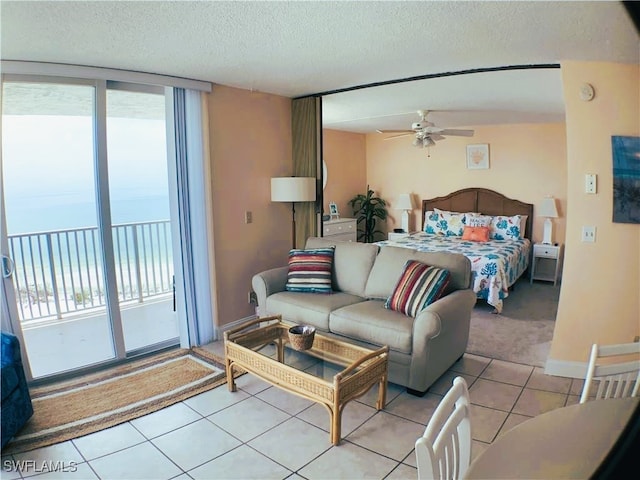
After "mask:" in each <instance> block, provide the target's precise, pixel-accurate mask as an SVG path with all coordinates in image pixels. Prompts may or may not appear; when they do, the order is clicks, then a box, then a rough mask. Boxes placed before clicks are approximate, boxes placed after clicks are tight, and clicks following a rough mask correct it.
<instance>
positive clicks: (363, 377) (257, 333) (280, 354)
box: [224, 315, 389, 445]
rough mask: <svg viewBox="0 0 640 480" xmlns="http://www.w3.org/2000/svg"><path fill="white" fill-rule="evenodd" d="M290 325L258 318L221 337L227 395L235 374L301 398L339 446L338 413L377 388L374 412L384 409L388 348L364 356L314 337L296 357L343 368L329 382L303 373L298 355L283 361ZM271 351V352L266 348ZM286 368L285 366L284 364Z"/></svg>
mask: <svg viewBox="0 0 640 480" xmlns="http://www.w3.org/2000/svg"><path fill="white" fill-rule="evenodd" d="M292 326H293V325H291V324H288V323H285V322H283V321H282V317H281V316H280V315H274V316H270V317H262V318H257V319H255V320H252V321H249V322H247V323H245V324H243V325H240V326H239V327H237V328H234V329H231V330H228V331H226V332H225V334H224V345H225V347H224V348H225V356H226V359H225V363H226V370H227V385H228V387H229V391H231V392H235V391H236V385H235V381H234V378H233V369H234V367H235V368H239V369H243V370H246V371H247V372H250V373H252V374H254V375H256V376H257V377H259V378H261V379H263V380H265V381H267V382H269V383H271V384H272V385H275V386H277V387H280V388H282V389H283V390H287V391H289V392H291V393H294V394H296V395H300V396H301V397H304V398H307V399H309V400H312V401H314V402H317V403H320V404H322V405H324V406H325V407H326V408H327V410H328V411H329V418H330V420H331V426H330V429H329V434H330V437H331V443H333V444H334V445H338V444H339V443H340V428H341V419H342V410H343V409H344V407H345V405H346V404H347V403H348V402H350V401H351V400H353V399H355V398H358V397H360V396H362V395H364V394H365V393H366V392H367V391H369V389H371V387H373V386H374V385H376V384H377V385H378V400H377V402H376V408H377V409H378V410H381V409H382V408H384V405H385V401H386V395H387V361H388V355H389V347H387V346H385V347H382V348H380V349H378V350H369V349H367V348H363V347H359V346H357V345H353V344H350V343H347V342H343V341H339V340H335V339H333V338H330V337H328V336H325V335H322V334H319V333H316V334H315V338H314V341H313V346H312V347H311V348H310V349H309V350H304V351H301V352H299V353H300V354H302V355H310V356H312V357H315V358H318V359H321V360H324V361H326V362H329V363H331V364H336V365H338V366H339V367H341V368H342V367H344V368H343V369H342V370H340V371H339V372H338V373H337V374H335V375H333V377H332V378H331V379H330V380H326V379H325V378H323V377H322V372H321V371H319V370H318V369H314V368H308V369H306V370H302V369H301V367H300V365H303V366H304V364H305V362H300V361H296V362H292V361H289V359H287V360H285V358H286V357H294V358H296V359H297V360H300V356H299V355H286V356H285V350H284V348H285V345H286V344H287V343H288V342H289V337H288V331H289V328H290V327H292ZM270 345H273V346H275V351H274V348H270V347H269V346H270ZM288 363H289V364H288Z"/></svg>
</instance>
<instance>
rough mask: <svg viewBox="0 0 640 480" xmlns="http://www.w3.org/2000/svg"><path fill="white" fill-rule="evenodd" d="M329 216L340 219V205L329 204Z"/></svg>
mask: <svg viewBox="0 0 640 480" xmlns="http://www.w3.org/2000/svg"><path fill="white" fill-rule="evenodd" d="M329 215H331V218H340V214H339V213H338V205H336V204H335V203H334V202H331V203H329Z"/></svg>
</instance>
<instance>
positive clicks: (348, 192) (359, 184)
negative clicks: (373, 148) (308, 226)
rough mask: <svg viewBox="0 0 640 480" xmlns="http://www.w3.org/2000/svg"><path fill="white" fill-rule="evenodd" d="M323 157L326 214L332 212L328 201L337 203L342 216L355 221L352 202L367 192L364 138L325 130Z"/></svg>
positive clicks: (324, 206)
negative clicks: (325, 167)
mask: <svg viewBox="0 0 640 480" xmlns="http://www.w3.org/2000/svg"><path fill="white" fill-rule="evenodd" d="M322 155H323V158H324V161H325V163H326V164H327V171H328V175H327V186H326V187H325V189H324V205H323V208H324V212H325V213H328V212H329V202H335V203H336V205H337V206H338V212H339V213H340V216H341V217H344V218H352V217H353V210H352V209H351V205H349V200H351V199H352V198H353V197H354V196H355V195H357V194H358V193H364V192H365V191H366V189H367V160H366V150H365V135H363V134H359V133H349V132H340V131H338V130H327V129H325V130H323V131H322Z"/></svg>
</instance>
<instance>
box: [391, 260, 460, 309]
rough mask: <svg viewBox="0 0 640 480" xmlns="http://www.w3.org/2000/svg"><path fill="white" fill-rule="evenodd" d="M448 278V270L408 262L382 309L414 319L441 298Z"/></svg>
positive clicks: (411, 261) (416, 262)
mask: <svg viewBox="0 0 640 480" xmlns="http://www.w3.org/2000/svg"><path fill="white" fill-rule="evenodd" d="M449 277H450V275H449V270H445V269H444V268H439V267H432V266H429V265H427V264H426V263H421V262H418V261H416V260H408V261H407V263H406V264H405V266H404V271H403V272H402V274H401V275H400V278H399V279H398V282H397V283H396V286H395V288H394V289H393V292H392V293H391V295H390V296H389V298H388V299H387V301H386V302H385V303H384V308H388V309H389V310H395V311H396V312H400V313H402V314H404V315H409V316H410V317H415V316H416V315H417V314H418V313H420V312H421V311H422V309H424V308H425V307H427V306H429V305H430V304H432V303H433V302H435V301H436V300H438V299H439V298H440V297H441V296H442V294H443V292H444V290H445V288H446V286H447V284H448V283H449Z"/></svg>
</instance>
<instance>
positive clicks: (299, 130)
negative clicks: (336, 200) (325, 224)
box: [291, 97, 322, 246]
mask: <svg viewBox="0 0 640 480" xmlns="http://www.w3.org/2000/svg"><path fill="white" fill-rule="evenodd" d="M321 109H322V98H321V97H305V98H297V99H294V100H293V101H292V104H291V130H292V137H293V138H292V143H293V175H294V176H295V177H315V178H316V179H318V181H317V182H316V201H315V202H308V203H298V204H296V245H299V246H303V245H305V243H306V241H307V238H308V237H311V236H316V235H317V232H318V231H319V230H318V224H319V221H320V218H319V217H320V208H319V206H320V205H322V111H321Z"/></svg>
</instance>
